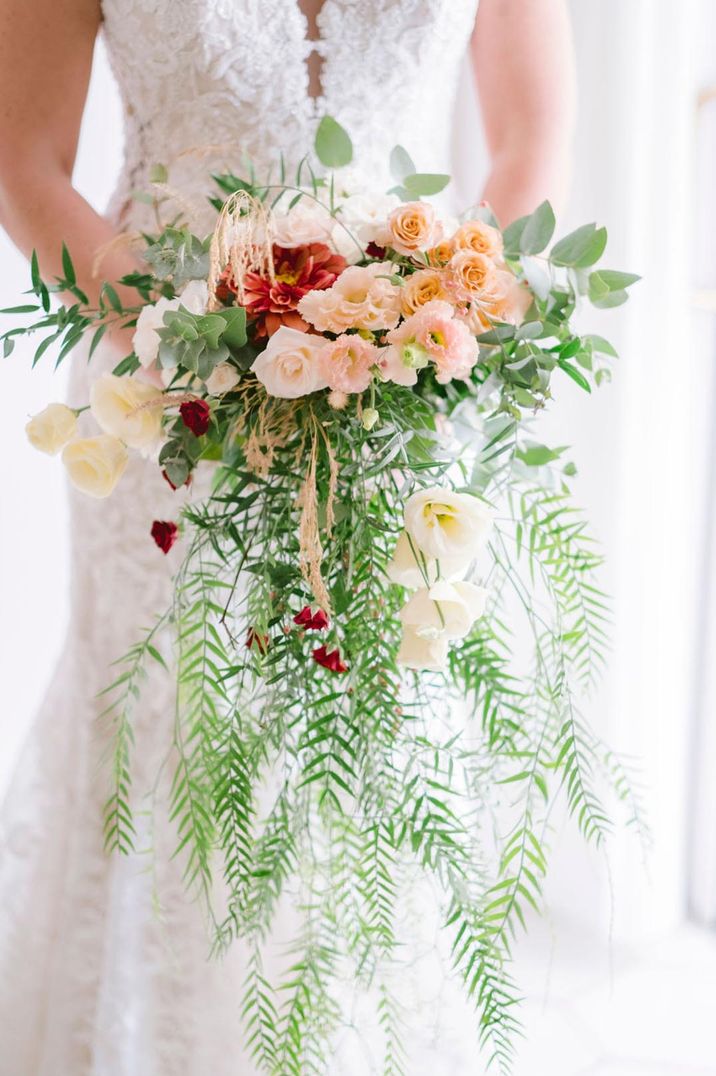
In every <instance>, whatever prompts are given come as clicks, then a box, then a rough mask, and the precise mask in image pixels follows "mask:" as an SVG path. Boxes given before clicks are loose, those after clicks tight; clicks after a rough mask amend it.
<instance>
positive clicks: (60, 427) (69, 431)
mask: <svg viewBox="0 0 716 1076" xmlns="http://www.w3.org/2000/svg"><path fill="white" fill-rule="evenodd" d="M76 430H77V416H76V414H75V412H74V411H73V410H72V408H71V407H65V405H64V404H61V403H53V404H49V405H48V406H47V407H46V408H45V410H44V411H40V413H39V415H34V416H33V417H32V418H31V419H30V421H29V422H28V424H27V425H26V426H25V433H26V434H27V439H28V441H29V442H30V444H31V445H32V447H33V448H37V449H39V451H40V452H46V453H47V455H48V456H56V455H57V453H58V452H59V451H60V449H62V448H64V447H65V445H66V444H67V442H68V441H71V440H72V438H73V437H74V435H75V431H76Z"/></svg>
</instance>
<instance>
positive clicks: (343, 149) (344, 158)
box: [315, 116, 353, 168]
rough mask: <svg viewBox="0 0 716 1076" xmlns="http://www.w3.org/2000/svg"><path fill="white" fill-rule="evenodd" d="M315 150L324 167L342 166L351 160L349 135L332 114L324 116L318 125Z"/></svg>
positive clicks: (351, 151) (351, 146) (351, 145)
mask: <svg viewBox="0 0 716 1076" xmlns="http://www.w3.org/2000/svg"><path fill="white" fill-rule="evenodd" d="M315 150H316V156H317V157H318V159H319V161H320V162H321V164H323V165H325V167H326V168H343V167H344V166H345V165H347V164H350V163H351V161H352V160H353V143H352V142H351V140H350V136H349V134H348V132H347V131H345V130H344V129H343V127H341V125H340V123H338V122H337V121H336V120H334V119H333V117H332V116H324V117H323V119H322V120H321V122H320V123H319V125H318V130H317V131H316V140H315Z"/></svg>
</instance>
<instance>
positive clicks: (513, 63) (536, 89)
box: [471, 0, 576, 225]
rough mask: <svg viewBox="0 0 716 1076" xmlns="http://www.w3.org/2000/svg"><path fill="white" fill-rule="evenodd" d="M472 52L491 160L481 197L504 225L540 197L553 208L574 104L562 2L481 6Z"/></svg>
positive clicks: (518, 0) (562, 183) (560, 194)
mask: <svg viewBox="0 0 716 1076" xmlns="http://www.w3.org/2000/svg"><path fill="white" fill-rule="evenodd" d="M471 52H472V61H473V67H474V71H475V79H476V81H477V88H478V93H479V96H480V104H481V108H482V114H483V119H484V124H485V132H486V136H487V144H488V148H489V151H490V155H491V171H490V176H489V179H488V181H487V185H486V187H485V190H484V193H483V197H484V198H485V199H486V201H488V202H489V203H490V205H491V206H492V208H493V209H494V211H495V213H496V215H497V217H498V219H499V220H500V221H501V223H502V224H503V225H504V224H509V223H510V222H511V221H513V220H515V219H516V218H517V217H521V216H523V215H524V214H525V213H531V212H532V210H533V209H535V208H536V207H537V206H538V205H539V204H540V202H542V201H544V199H545V198H548V199H549V200H550V201H551V202H552V203H553V205H554V206H555V208H557V209H559V208H560V207H561V205H562V202H563V200H564V197H565V195H566V192H567V188H568V185H569V178H570V154H571V140H572V130H573V126H574V118H575V104H576V91H575V72H574V55H573V48H572V36H571V28H570V22H569V12H568V10H567V3H566V0H528V2H525V0H481V2H480V7H479V9H478V15H477V20H476V22H475V32H474V34H473V39H472V49H471Z"/></svg>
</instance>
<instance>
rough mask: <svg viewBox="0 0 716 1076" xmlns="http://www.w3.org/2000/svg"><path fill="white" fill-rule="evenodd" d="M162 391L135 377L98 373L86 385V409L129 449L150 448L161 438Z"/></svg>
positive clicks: (106, 431)
mask: <svg viewBox="0 0 716 1076" xmlns="http://www.w3.org/2000/svg"><path fill="white" fill-rule="evenodd" d="M163 403H164V394H163V393H162V392H161V390H160V389H158V388H156V387H155V386H154V385H147V384H145V383H144V382H143V381H138V380H137V378H135V377H117V376H116V375H115V374H102V376H101V377H100V378H98V379H97V381H95V382H94V383H93V385H92V387H91V388H90V410H91V412H92V414H93V415H94V417H95V419H96V420H97V422H98V423H99V425H100V426H101V428H102V429H103V430H104V432H105V433H108V434H111V436H112V437H118V438H119V439H120V440H121V441H124V443H125V444H126V445H129V447H130V448H144V449H146V448H151V447H152V446H153V445H155V444H156V442H157V441H158V440H159V438H160V437H161V433H162V416H163V414H164V406H163Z"/></svg>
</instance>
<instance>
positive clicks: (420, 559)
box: [386, 532, 472, 588]
mask: <svg viewBox="0 0 716 1076" xmlns="http://www.w3.org/2000/svg"><path fill="white" fill-rule="evenodd" d="M416 554H417V557H416ZM471 559H472V558H471V557H464V558H460V557H443V558H442V559H441V560H440V561H437V560H435V559H434V558H433V557H426V556H424V555H422V554H421V553H420V552H419V550H418V547H417V546H416V545H415V543H413V544H411V540H410V538H409V537H408V535H407V534H406V533H405V532H403V533H402V534H401V535H400V537H399V538H398V541H397V542H396V543H395V549H394V550H393V556H392V558H391V560H390V562H389V564H388V567H387V569H386V574H387V576H388V578H389V579H390V581H391V582H392V583H398V585H399V586H401V587H411V588H417V587H424V586H425V585H426V582H427V583H434V582H435V581H436V579H437V578H438V575H439V576H440V578H441V579H455V578H456V577H457V576H459V575H462V573H463V572H464V571H465V570H466V568H467V566H468V564H469V563H470V560H471Z"/></svg>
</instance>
